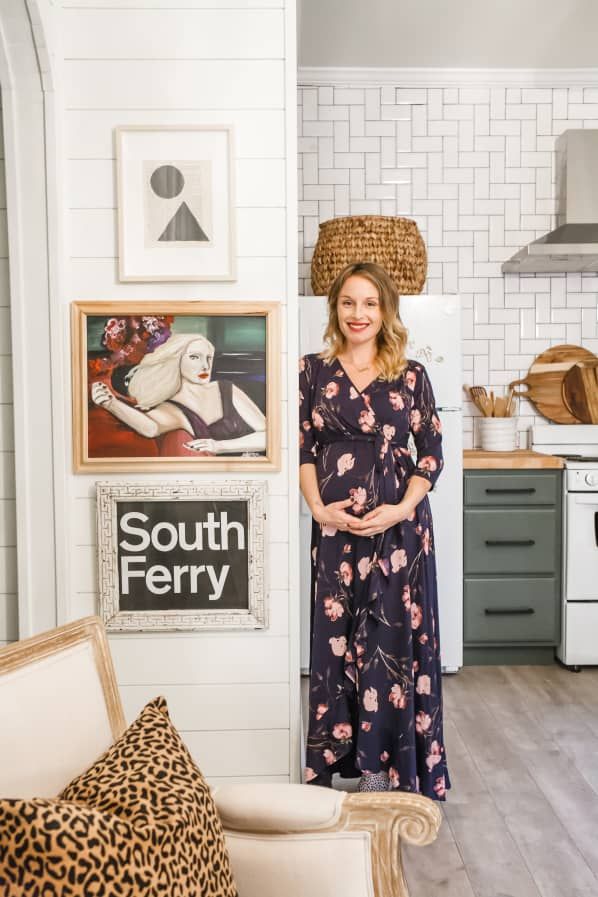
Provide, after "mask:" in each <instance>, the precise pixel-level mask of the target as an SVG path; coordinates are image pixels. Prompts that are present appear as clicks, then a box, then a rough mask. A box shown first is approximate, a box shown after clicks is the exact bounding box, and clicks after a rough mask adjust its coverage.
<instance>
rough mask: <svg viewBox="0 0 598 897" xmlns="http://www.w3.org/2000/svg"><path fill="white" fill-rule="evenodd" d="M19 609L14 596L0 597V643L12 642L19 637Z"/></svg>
mask: <svg viewBox="0 0 598 897" xmlns="http://www.w3.org/2000/svg"><path fill="white" fill-rule="evenodd" d="M18 613H19V608H18V602H17V596H16V595H0V641H4V642H14V641H16V640H17V639H18V637H19V616H18Z"/></svg>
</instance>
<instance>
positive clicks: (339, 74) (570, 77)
mask: <svg viewBox="0 0 598 897" xmlns="http://www.w3.org/2000/svg"><path fill="white" fill-rule="evenodd" d="M297 80H298V83H299V86H300V87H319V86H322V87H324V86H326V87H330V86H333V87H358V86H363V85H368V84H371V85H378V86H379V85H381V84H393V85H395V86H396V87H412V88H413V87H474V86H475V87H527V88H529V87H596V86H598V67H592V68H566V69H565V68H561V69H544V68H543V69H512V68H431V67H426V68H382V67H371V68H368V67H360V66H346V67H338V66H321V67H318V66H308V65H306V66H299V70H298V73H297Z"/></svg>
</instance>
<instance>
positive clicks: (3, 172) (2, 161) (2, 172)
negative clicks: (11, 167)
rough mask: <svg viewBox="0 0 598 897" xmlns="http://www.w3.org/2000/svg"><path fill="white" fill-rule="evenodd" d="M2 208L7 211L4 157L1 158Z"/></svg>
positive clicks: (0, 200) (0, 205) (0, 190)
mask: <svg viewBox="0 0 598 897" xmlns="http://www.w3.org/2000/svg"><path fill="white" fill-rule="evenodd" d="M0 209H2V210H3V211H5V212H6V178H5V170H4V159H0Z"/></svg>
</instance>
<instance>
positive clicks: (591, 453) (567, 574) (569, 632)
mask: <svg viewBox="0 0 598 897" xmlns="http://www.w3.org/2000/svg"><path fill="white" fill-rule="evenodd" d="M530 435H531V445H530V448H532V449H533V450H534V451H536V452H543V453H545V454H550V455H561V456H562V457H563V458H564V459H565V470H564V475H563V568H562V599H563V605H562V608H563V613H562V629H561V643H560V645H559V647H558V649H557V656H558V657H559V659H560V660H561V661H562V662H563V663H564V664H566V665H567V666H571V667H573V668H576V669H577V668H579V667H580V666H582V665H587V664H598V425H587V424H572V425H569V424H541V425H538V426H535V427H532V428H531V434H530Z"/></svg>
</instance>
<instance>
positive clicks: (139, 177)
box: [115, 125, 236, 281]
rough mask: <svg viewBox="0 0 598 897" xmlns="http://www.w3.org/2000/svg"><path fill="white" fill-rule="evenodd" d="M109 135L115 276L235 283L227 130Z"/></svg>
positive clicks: (136, 129)
mask: <svg viewBox="0 0 598 897" xmlns="http://www.w3.org/2000/svg"><path fill="white" fill-rule="evenodd" d="M115 134H116V168H117V178H118V234H119V239H118V244H119V276H120V280H122V281H133V280H135V281H139V280H141V281H144V280H145V281H161V280H167V281H179V280H180V281H191V280H235V279H236V277H235V253H236V248H235V226H234V225H235V220H234V185H233V164H234V163H233V137H232V128H231V127H230V126H229V125H172V126H167V125H164V126H149V125H148V126H146V125H137V126H135V125H131V126H126V127H119V128H116V132H115Z"/></svg>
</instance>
